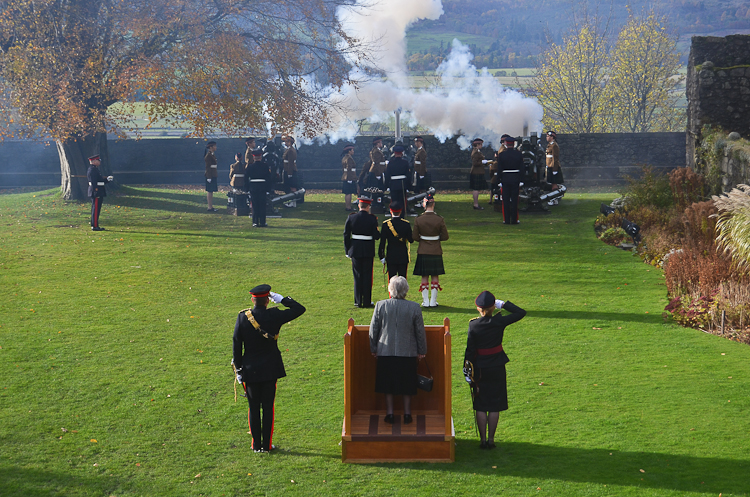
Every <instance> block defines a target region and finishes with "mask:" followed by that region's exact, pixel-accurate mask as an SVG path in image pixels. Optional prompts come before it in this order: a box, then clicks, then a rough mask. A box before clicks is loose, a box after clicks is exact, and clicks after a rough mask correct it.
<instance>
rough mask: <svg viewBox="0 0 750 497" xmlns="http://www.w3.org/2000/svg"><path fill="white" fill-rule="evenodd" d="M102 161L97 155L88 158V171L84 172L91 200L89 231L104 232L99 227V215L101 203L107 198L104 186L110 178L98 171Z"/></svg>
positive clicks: (111, 178)
mask: <svg viewBox="0 0 750 497" xmlns="http://www.w3.org/2000/svg"><path fill="white" fill-rule="evenodd" d="M101 163H102V161H101V158H100V157H99V156H98V155H92V156H91V157H89V164H90V165H89V169H88V171H86V177H87V178H88V180H89V191H88V194H89V197H90V198H91V231H104V228H100V227H99V213H100V212H101V211H102V202H104V197H106V196H107V190H106V189H105V188H104V185H106V184H107V183H109V182H110V181H112V180H113V179H114V178H113V177H112V176H107V177H106V178H105V177H104V176H102V173H101V172H100V171H99V166H100V165H101Z"/></svg>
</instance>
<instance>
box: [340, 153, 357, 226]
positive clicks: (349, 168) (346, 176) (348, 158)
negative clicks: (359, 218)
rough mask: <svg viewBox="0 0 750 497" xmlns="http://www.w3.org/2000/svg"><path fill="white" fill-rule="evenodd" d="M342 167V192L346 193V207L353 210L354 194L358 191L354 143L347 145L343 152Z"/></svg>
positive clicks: (349, 210) (347, 209)
mask: <svg viewBox="0 0 750 497" xmlns="http://www.w3.org/2000/svg"><path fill="white" fill-rule="evenodd" d="M341 167H343V168H344V173H343V174H342V175H341V193H343V194H344V207H345V209H346V211H348V212H351V211H353V210H354V209H352V194H356V193H357V164H356V163H355V162H354V145H347V146H346V147H344V150H343V151H342V152H341Z"/></svg>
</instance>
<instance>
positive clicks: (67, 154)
mask: <svg viewBox="0 0 750 497" xmlns="http://www.w3.org/2000/svg"><path fill="white" fill-rule="evenodd" d="M55 143H56V144H57V154H58V156H59V157H60V172H61V183H60V191H62V194H63V198H64V199H66V200H80V201H85V200H86V199H87V198H88V187H89V182H88V179H86V172H87V171H88V168H89V161H88V158H89V157H91V156H92V155H97V154H98V155H99V156H100V157H101V160H102V164H101V166H99V168H100V170H101V172H102V175H103V176H107V175H109V174H110V168H109V155H108V153H107V134H106V133H96V134H95V135H89V136H86V137H84V138H68V139H67V140H65V141H62V140H57V141H56V142H55Z"/></svg>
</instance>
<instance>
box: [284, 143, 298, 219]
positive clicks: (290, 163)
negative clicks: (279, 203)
mask: <svg viewBox="0 0 750 497" xmlns="http://www.w3.org/2000/svg"><path fill="white" fill-rule="evenodd" d="M282 141H283V142H284V146H285V147H286V150H284V155H283V156H282V158H281V160H282V161H283V162H282V163H283V165H284V187H285V190H286V192H287V193H289V192H296V191H297V149H296V148H294V137H292V136H285V137H284V138H283V139H282ZM284 205H285V206H286V207H297V201H296V200H292V201H289V202H287V203H285V204H284Z"/></svg>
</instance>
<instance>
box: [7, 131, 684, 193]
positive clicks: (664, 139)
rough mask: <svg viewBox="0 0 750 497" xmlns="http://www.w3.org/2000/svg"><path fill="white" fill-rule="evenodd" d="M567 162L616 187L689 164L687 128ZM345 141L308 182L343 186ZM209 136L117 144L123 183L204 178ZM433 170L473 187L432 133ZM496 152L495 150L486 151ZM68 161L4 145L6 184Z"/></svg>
mask: <svg viewBox="0 0 750 497" xmlns="http://www.w3.org/2000/svg"><path fill="white" fill-rule="evenodd" d="M216 141H217V152H216V155H217V157H218V160H219V179H220V183H219V184H220V185H228V183H229V178H228V174H229V165H230V164H231V163H232V162H233V161H234V154H235V153H237V152H244V149H245V145H244V141H243V140H242V139H219V140H216ZM371 143H372V138H371V137H359V138H357V139H356V140H355V142H354V144H355V147H356V148H355V153H354V160H355V162H356V164H357V168H358V171H359V168H361V167H362V165H363V163H364V162H365V160H366V159H367V157H368V153H369V150H370V148H371ZM558 143H559V145H560V161H561V164H562V168H563V173H564V175H565V180H566V184H567V185H568V186H570V187H571V188H576V187H578V188H581V187H587V188H596V187H613V186H614V187H616V186H619V185H622V184H624V179H623V176H625V175H630V176H634V175H637V174H638V172H639V171H640V167H641V166H643V165H651V166H653V167H654V168H655V169H657V170H662V171H669V170H671V169H673V168H675V167H683V166H684V165H685V135H684V134H683V133H635V134H624V133H623V134H587V135H560V136H558ZM344 145H345V143H343V142H339V143H337V144H334V145H331V144H326V145H301V146H299V159H298V165H299V169H300V171H301V173H302V176H303V182H304V186H305V187H306V188H318V189H340V188H341V149H342V148H343V147H344ZM204 146H205V141H204V140H196V139H179V138H173V139H151V140H141V141H135V140H125V141H110V142H109V158H110V161H111V164H110V167H111V171H112V174H113V175H114V176H115V177H116V179H117V181H118V182H119V183H123V184H186V185H202V184H203V181H204V180H203V171H204V166H203V150H204ZM425 148H426V149H427V153H428V157H427V162H428V169H429V170H430V171H431V173H432V175H433V183H434V185H435V187H436V188H438V189H442V190H457V189H463V190H467V189H468V188H469V180H468V173H469V169H470V159H469V151H468V150H466V149H461V148H460V147H459V146H458V145H457V143H456V140H455V139H450V140H446V141H445V142H444V143H440V142H439V141H438V140H437V139H436V138H434V137H431V136H425ZM484 153H485V156H487V157H488V158H491V157H492V156H493V154H494V150H492V149H490V148H485V149H484ZM59 184H60V166H59V161H58V158H57V150H56V148H55V146H54V145H52V146H45V145H43V144H39V143H33V142H4V143H0V189H1V188H13V187H18V186H46V187H52V186H58V185H59Z"/></svg>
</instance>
